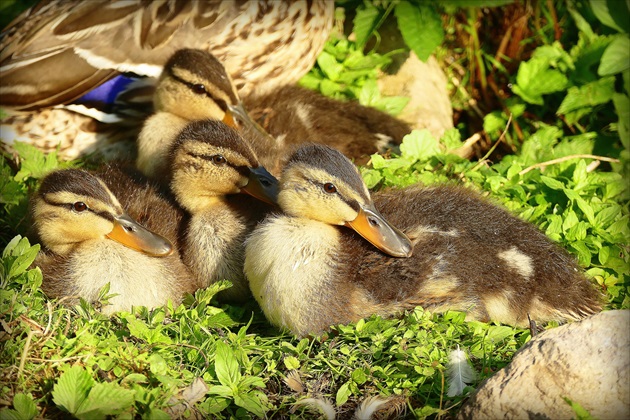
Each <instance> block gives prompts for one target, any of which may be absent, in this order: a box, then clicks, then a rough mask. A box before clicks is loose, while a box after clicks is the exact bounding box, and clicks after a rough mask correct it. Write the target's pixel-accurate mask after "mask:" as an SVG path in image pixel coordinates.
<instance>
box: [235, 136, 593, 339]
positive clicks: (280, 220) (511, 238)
mask: <svg viewBox="0 0 630 420" xmlns="http://www.w3.org/2000/svg"><path fill="white" fill-rule="evenodd" d="M309 148H310V151H311V152H312V153H313V155H318V154H319V153H321V152H322V151H323V152H324V154H326V155H327V156H328V158H329V162H328V165H327V170H325V171H323V172H321V171H320V170H319V169H317V165H316V164H315V162H316V161H315V160H312V161H310V162H309V161H308V159H304V158H302V159H298V160H296V159H289V164H288V166H287V168H285V170H284V172H283V175H282V178H281V181H280V182H281V190H280V194H279V202H280V204H281V206H282V208H283V210H284V211H285V212H288V213H289V214H290V215H291V216H289V215H275V216H271V217H269V218H268V219H266V220H265V221H264V222H263V223H262V224H261V225H260V226H259V227H258V228H257V229H256V231H255V232H254V233H253V234H252V236H251V238H250V239H249V241H248V246H247V255H246V262H245V270H246V274H247V276H248V278H249V281H250V286H251V288H252V291H253V293H254V296H255V298H256V299H257V300H258V302H259V303H260V304H261V307H262V308H263V311H264V312H265V314H266V315H267V317H268V318H269V319H270V321H271V322H272V323H274V324H276V325H279V326H281V327H285V328H288V329H290V330H292V331H293V332H294V333H296V334H298V335H306V334H310V333H318V332H321V331H324V330H325V329H327V328H328V327H329V326H330V325H333V324H338V323H348V322H355V321H357V320H359V319H361V318H363V317H367V316H369V315H372V314H380V315H383V316H391V315H395V314H397V313H400V312H401V311H403V310H407V309H412V308H413V307H415V306H418V305H420V306H423V307H424V308H425V309H428V310H431V311H434V312H443V311H446V310H459V311H465V312H467V316H468V319H476V320H481V321H497V322H502V323H507V324H511V325H516V326H520V327H525V326H528V325H529V324H528V316H529V317H531V319H533V320H535V321H537V322H547V321H551V320H555V321H559V322H564V321H566V320H576V319H580V318H582V317H585V316H588V315H590V314H593V313H595V312H598V311H599V310H600V309H601V304H602V301H601V296H600V294H599V293H598V292H597V290H596V289H595V288H594V287H593V285H592V284H591V283H590V282H589V280H588V279H587V278H586V277H585V275H584V273H583V270H582V269H581V268H580V267H579V266H578V265H577V264H576V262H575V260H574V259H573V258H572V257H571V256H570V255H569V254H568V253H567V252H566V251H565V250H563V249H561V248H560V247H558V246H557V245H556V244H554V243H552V241H551V240H549V238H547V237H546V236H545V235H544V234H543V233H542V232H540V231H539V230H538V229H537V228H536V227H535V226H533V225H531V224H529V223H526V222H524V221H522V220H520V219H518V218H517V217H515V216H514V215H512V214H511V213H509V212H508V211H507V210H505V209H503V208H501V207H499V206H497V205H495V204H493V203H491V202H490V201H489V200H487V199H484V198H482V197H481V196H480V195H479V194H478V193H476V192H473V191H471V190H468V189H465V188H462V187H456V186H444V185H442V186H435V187H420V186H413V187H408V188H404V189H392V190H388V191H383V192H377V193H374V194H372V197H373V201H374V204H375V206H376V208H378V209H379V210H380V212H381V214H382V215H383V216H384V218H385V219H386V220H387V221H388V222H390V223H391V224H393V225H394V226H396V227H398V228H399V229H400V230H402V231H403V232H404V233H405V234H406V235H407V237H408V238H409V239H410V240H411V243H412V244H413V253H412V255H411V256H410V257H409V258H393V257H391V256H389V255H386V254H385V253H383V252H381V251H379V250H378V249H376V248H375V246H373V245H372V244H370V243H369V242H367V241H366V240H365V239H364V238H362V237H361V236H359V234H357V233H356V232H354V231H353V230H351V229H349V228H348V227H345V226H334V224H344V223H346V224H347V221H348V220H351V217H353V216H350V219H348V218H346V219H342V218H339V219H335V216H334V215H335V214H336V213H335V212H337V209H339V208H341V209H348V208H353V207H356V204H354V203H355V200H359V201H360V200H361V194H358V193H357V194H353V193H349V192H348V191H349V188H350V186H351V185H353V184H356V183H357V182H360V176H359V174H358V172H357V171H356V170H354V171H353V172H354V174H352V175H348V174H349V172H348V171H347V170H346V169H348V168H350V167H351V163H350V162H349V161H348V160H347V159H345V158H343V157H342V155H341V154H340V153H338V152H336V151H332V150H330V149H329V150H327V151H326V150H325V148H322V147H321V146H307V147H305V148H303V149H302V154H303V155H308V153H309ZM335 166H337V167H338V168H339V170H335V169H334V168H335ZM331 168H333V170H331ZM341 168H343V171H345V174H346V175H345V177H340V174H342V173H344V172H342V169H341ZM349 177H350V178H354V180H353V181H351V182H350V181H349V180H347V179H346V178H349ZM300 179H302V181H300ZM327 184H333V185H335V186H336V191H335V192H332V193H330V192H329V191H332V190H331V189H330V186H328V191H325V192H323V193H322V192H321V191H322V190H321V189H322V186H324V185H327ZM301 189H303V190H304V191H300V190H301ZM309 190H310V193H309ZM309 196H310V197H312V198H313V200H315V198H316V197H320V198H319V199H318V200H319V201H317V204H316V205H314V207H315V208H316V209H315V210H314V211H313V212H311V213H310V215H309V216H307V217H305V216H304V214H303V213H304V211H305V210H304V208H302V210H300V207H299V206H300V205H301V202H302V201H304V200H305V199H306V198H307V197H309ZM287 197H289V198H287ZM291 197H292V198H291ZM296 197H298V198H296ZM307 201H308V200H307ZM342 202H345V203H347V204H345V205H344V204H340V203H342ZM305 208H306V207H305ZM344 211H346V210H344ZM347 212H349V214H350V215H352V214H356V213H352V212H351V211H350V210H347ZM319 220H330V221H333V222H334V223H333V225H331V224H329V223H331V222H329V223H324V222H322V221H319ZM337 220H338V221H337ZM344 220H345V221H344ZM377 223H380V222H377Z"/></svg>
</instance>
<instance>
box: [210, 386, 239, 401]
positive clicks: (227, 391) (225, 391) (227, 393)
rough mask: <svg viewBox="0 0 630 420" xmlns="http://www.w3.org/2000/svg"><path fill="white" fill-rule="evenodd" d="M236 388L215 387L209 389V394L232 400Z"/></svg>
mask: <svg viewBox="0 0 630 420" xmlns="http://www.w3.org/2000/svg"><path fill="white" fill-rule="evenodd" d="M234 391H235V388H232V387H230V386H225V385H213V386H211V387H209V388H208V394H215V395H219V396H221V397H226V398H232V397H233V396H234Z"/></svg>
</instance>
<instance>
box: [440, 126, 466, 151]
mask: <svg viewBox="0 0 630 420" xmlns="http://www.w3.org/2000/svg"><path fill="white" fill-rule="evenodd" d="M440 143H442V144H443V145H444V147H445V148H446V150H447V151H449V150H454V149H457V148H458V147H461V146H462V145H463V144H464V142H462V135H461V133H460V132H459V130H458V129H456V128H449V129H448V130H446V131H445V132H444V134H443V135H442V137H441V138H440Z"/></svg>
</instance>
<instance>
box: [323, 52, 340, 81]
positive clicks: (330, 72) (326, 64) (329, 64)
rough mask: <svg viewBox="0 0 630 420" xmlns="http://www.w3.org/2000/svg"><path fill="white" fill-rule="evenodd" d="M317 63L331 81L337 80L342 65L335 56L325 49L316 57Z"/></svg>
mask: <svg viewBox="0 0 630 420" xmlns="http://www.w3.org/2000/svg"><path fill="white" fill-rule="evenodd" d="M317 64H318V65H319V67H320V68H321V69H322V71H323V72H324V74H326V76H328V78H329V79H330V80H332V81H335V80H337V79H338V78H339V75H340V74H341V72H343V65H342V64H340V63H338V62H337V60H336V59H335V57H333V56H332V55H331V54H329V53H327V52H325V51H323V52H322V53H321V54H320V55H319V57H317Z"/></svg>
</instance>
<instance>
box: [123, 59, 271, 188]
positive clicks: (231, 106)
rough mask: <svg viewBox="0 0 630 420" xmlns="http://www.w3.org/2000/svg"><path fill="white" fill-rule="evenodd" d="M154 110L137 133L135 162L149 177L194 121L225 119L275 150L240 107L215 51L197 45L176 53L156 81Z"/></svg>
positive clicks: (258, 145)
mask: <svg viewBox="0 0 630 420" xmlns="http://www.w3.org/2000/svg"><path fill="white" fill-rule="evenodd" d="M154 108H155V110H156V113H155V114H153V115H152V116H151V117H149V118H148V119H147V121H146V122H145V123H144V126H143V127H142V130H141V132H140V134H139V136H138V142H137V144H138V159H137V161H136V166H137V167H138V169H140V171H141V172H142V173H144V174H145V175H146V176H148V177H151V178H158V179H159V177H160V176H163V174H164V173H165V172H166V170H167V165H168V162H167V154H168V151H169V150H170V148H171V146H172V143H173V142H174V141H175V137H176V136H177V135H178V134H179V132H180V131H182V129H183V128H184V127H185V126H186V125H187V124H188V123H189V122H190V121H194V120H202V119H213V120H221V121H223V122H225V123H226V124H228V125H230V126H232V127H234V128H239V127H240V128H241V129H243V130H244V131H245V132H246V133H247V138H248V139H249V140H250V143H251V144H252V147H253V148H254V149H255V150H259V151H270V150H271V151H272V152H270V153H267V154H266V155H268V156H274V155H275V154H276V153H275V152H273V150H275V148H274V143H275V140H274V139H273V138H271V136H269V135H268V134H267V133H265V132H264V131H263V130H262V129H261V128H260V127H259V126H258V125H257V124H255V123H254V122H253V121H252V120H251V118H250V117H249V115H248V114H247V112H246V111H245V109H244V108H243V106H242V103H241V100H240V98H239V96H238V93H237V91H236V87H235V86H234V84H233V82H232V79H231V78H230V76H229V75H228V73H227V72H226V70H225V67H223V65H222V64H221V63H220V62H219V60H217V59H216V57H214V56H213V55H212V54H210V53H208V52H206V51H203V50H196V49H181V50H178V51H177V52H175V54H173V56H172V57H171V58H170V59H169V60H168V62H167V63H166V65H165V66H164V71H163V72H162V75H161V76H160V79H159V81H158V84H157V87H156V90H155V95H154Z"/></svg>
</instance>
